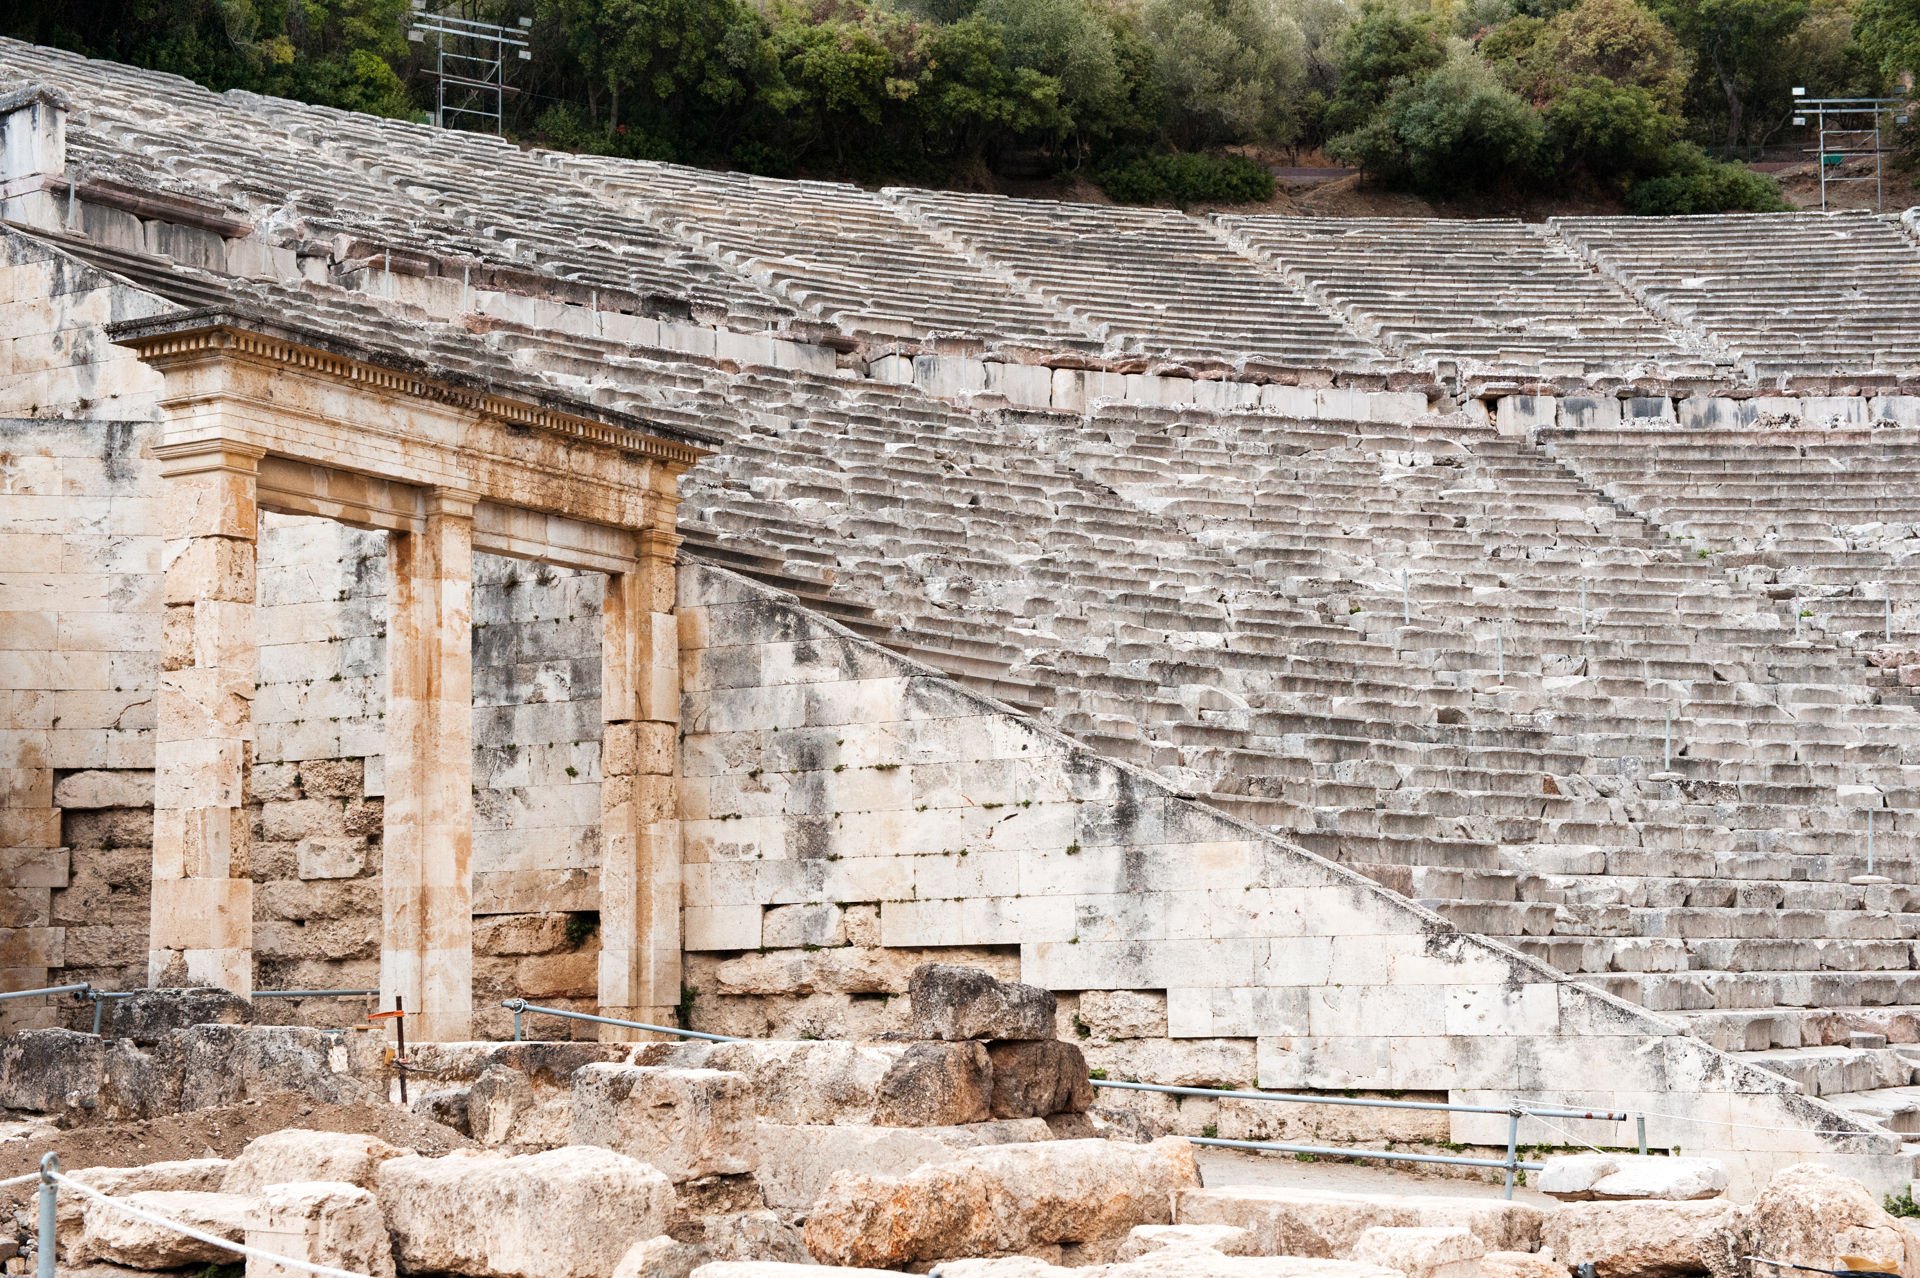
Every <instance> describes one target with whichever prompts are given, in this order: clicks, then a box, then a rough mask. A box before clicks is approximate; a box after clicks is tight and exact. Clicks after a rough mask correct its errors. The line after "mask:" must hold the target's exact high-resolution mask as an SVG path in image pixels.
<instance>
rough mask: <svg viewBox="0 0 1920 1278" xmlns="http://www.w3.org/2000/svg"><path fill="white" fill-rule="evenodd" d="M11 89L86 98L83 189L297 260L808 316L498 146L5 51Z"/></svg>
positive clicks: (76, 136) (711, 310) (1, 53)
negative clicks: (149, 206)
mask: <svg viewBox="0 0 1920 1278" xmlns="http://www.w3.org/2000/svg"><path fill="white" fill-rule="evenodd" d="M0 81H35V82H39V83H46V84H52V85H55V86H56V87H60V88H63V89H65V90H67V91H68V92H69V94H70V95H71V96H72V97H73V98H74V99H75V100H76V102H77V104H78V107H77V109H76V113H75V116H74V118H73V119H72V120H70V121H69V127H68V134H67V139H68V140H67V145H68V152H69V157H70V168H71V169H72V170H73V171H74V176H75V178H76V180H79V181H85V180H89V179H91V180H97V181H105V182H109V183H112V184H115V185H118V186H122V187H130V188H132V189H135V190H140V191H163V192H168V193H172V194H176V195H180V196H182V197H185V198H188V199H191V200H194V201H197V202H200V203H202V204H204V205H206V206H208V207H209V208H210V209H212V210H215V211H219V210H231V213H232V216H233V217H234V218H235V219H236V220H237V221H238V222H240V223H241V224H244V223H246V222H248V221H251V222H253V223H255V224H256V225H260V226H263V227H264V228H266V231H267V234H268V236H269V238H270V239H272V240H276V241H280V242H284V243H286V244H287V245H288V246H289V247H294V248H304V247H305V246H306V244H307V242H309V241H311V240H313V239H317V238H320V237H327V236H337V237H340V238H341V239H342V240H344V241H349V242H352V243H357V244H358V245H359V246H360V251H361V253H362V255H363V256H365V257H367V258H370V259H374V260H378V259H379V258H380V257H381V255H382V254H383V253H384V254H385V255H386V256H387V257H388V258H389V259H391V258H392V257H395V256H403V257H404V256H415V255H417V256H419V257H421V258H424V259H426V260H429V261H437V262H439V263H441V264H442V269H443V270H446V271H448V272H450V273H451V274H453V275H455V276H461V275H467V276H470V277H472V282H473V283H475V284H476V285H478V284H481V283H484V282H486V281H487V279H488V277H489V275H490V274H491V273H493V272H497V271H502V270H506V271H512V272H516V273H520V274H522V275H531V276H533V277H534V278H535V279H538V278H539V277H542V276H545V277H550V278H552V279H555V280H557V281H567V282H569V283H577V284H581V285H585V286H589V287H592V286H597V287H598V288H600V289H603V290H605V291H606V293H607V294H608V296H609V298H610V299H611V298H614V297H628V296H631V295H634V294H640V295H642V296H645V297H647V298H650V299H657V300H658V301H659V302H663V303H664V304H665V306H666V308H667V309H669V310H671V309H675V308H678V309H683V310H685V309H696V308H697V309H699V310H701V311H704V312H705V313H707V314H709V315H711V316H717V317H720V318H722V319H723V320H724V322H726V323H728V324H730V325H732V326H734V327H741V328H757V327H766V326H768V325H777V324H779V323H782V322H783V321H784V320H786V319H787V318H788V317H790V316H792V314H793V311H792V308H790V307H789V306H787V305H786V304H785V303H783V302H781V301H780V300H779V299H777V298H775V297H774V296H772V295H771V294H770V293H767V292H765V291H764V290H761V289H759V288H757V287H756V286H755V285H753V284H752V283H751V282H750V281H748V280H746V279H744V278H738V277H734V276H732V275H730V274H729V273H728V272H727V271H726V270H725V269H724V268H723V267H721V266H719V265H717V264H715V263H713V262H712V261H710V260H708V259H706V258H705V257H703V256H701V255H699V254H698V253H696V252H694V251H692V250H690V249H689V247H688V246H686V245H684V244H682V243H681V242H680V241H678V240H676V239H674V238H673V237H671V236H669V235H666V234H664V233H662V232H661V231H659V230H657V229H656V228H654V227H653V226H651V225H649V224H648V223H647V222H646V221H644V220H643V219H641V218H639V217H635V216H630V215H622V214H620V213H619V212H618V211H617V210H615V209H614V208H612V207H610V206H609V205H608V204H607V203H606V202H605V201H603V200H601V199H600V198H599V197H598V196H596V195H595V194H594V193H592V192H591V191H590V190H588V189H587V188H586V187H585V186H584V185H582V184H580V183H578V182H572V181H569V180H567V179H566V178H565V177H564V175H562V174H560V173H558V172H557V171H556V170H555V169H554V168H553V167H552V166H551V165H549V164H547V163H545V162H544V161H543V160H542V159H541V158H540V156H539V155H537V154H534V153H529V152H525V151H522V150H521V149H519V148H518V147H515V146H513V145H511V144H509V143H505V142H502V141H500V140H499V139H497V138H491V137H486V136H483V135H476V134H469V133H451V132H448V131H444V130H435V129H429V128H426V127H425V126H421V125H413V124H408V123H405V122H402V121H394V120H383V119H379V118H377V117H372V116H364V115H357V114H354V113H352V112H345V111H334V110H330V109H328V108H324V107H314V106H308V105H306V104H303V103H295V102H287V101H284V100H282V99H277V98H265V97H260V96H258V95H256V94H250V93H226V94H216V93H212V92H210V91H208V90H206V89H203V88H201V87H200V86H198V85H195V84H193V83H192V82H191V81H188V80H185V79H182V78H180V77H178V76H166V75H160V74H158V73H154V72H131V71H130V69H128V68H123V67H119V66H116V65H113V64H109V63H100V62H92V61H89V60H87V59H84V58H78V57H75V56H73V55H71V54H65V53H60V52H58V51H55V50H49V49H43V48H40V47H37V46H33V45H24V44H19V43H17V42H14V41H6V40H0ZM242 122H244V124H243V125H242ZM237 126H240V127H237ZM75 229H81V228H75ZM122 247H129V248H133V247H139V246H136V245H132V244H123V245H122ZM194 247H197V246H193V245H188V246H187V250H188V251H187V253H186V254H185V257H186V260H188V261H189V262H190V263H191V264H195V265H212V264H213V263H212V262H211V260H209V259H207V258H205V257H204V255H203V256H201V257H198V258H196V257H194V256H193V255H192V249H193V248H194ZM530 284H531V281H527V280H522V281H521V284H520V287H521V288H522V289H523V290H525V289H528V288H529V286H530Z"/></svg>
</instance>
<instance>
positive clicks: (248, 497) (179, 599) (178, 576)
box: [147, 439, 261, 994]
mask: <svg viewBox="0 0 1920 1278" xmlns="http://www.w3.org/2000/svg"><path fill="white" fill-rule="evenodd" d="M154 452H155V454H156V455H157V456H158V457H159V458H160V473H161V475H162V476H164V480H163V483H162V488H161V497H160V505H161V524H162V528H163V531H164V533H165V537H166V547H165V577H164V582H163V591H164V595H163V598H164V605H165V610H166V612H165V620H164V624H163V629H162V634H161V663H160V664H161V670H160V684H159V687H158V689H157V690H156V691H155V694H154V712H155V718H156V731H155V733H154V795H153V915H152V918H153V925H152V931H151V933H150V935H149V938H148V943H147V983H148V984H149V985H155V986H172V985H215V986H219V987H220V988H222V989H228V990H232V991H233V992H234V993H236V994H251V993H252V992H253V880H252V879H251V877H249V873H250V869H251V866H250V858H249V843H250V834H251V829H250V821H249V819H248V816H247V810H246V806H245V805H246V788H247V769H248V766H249V764H250V762H251V755H252V750H253V720H252V713H251V711H252V704H253V690H254V676H255V671H256V668H257V665H258V657H259V653H258V648H257V644H256V640H255V636H254V570H255V563H256V553H255V537H256V535H257V532H258V528H259V511H258V508H257V507H256V505H255V498H254V480H255V475H256V474H257V472H258V469H259V462H260V456H261V453H260V450H259V449H256V448H251V447H247V446H243V445H238V444H233V443H229V442H226V441H222V440H218V439H214V440H202V441H194V442H192V443H180V444H162V445H160V446H159V447H157V448H156V449H155V450H154Z"/></svg>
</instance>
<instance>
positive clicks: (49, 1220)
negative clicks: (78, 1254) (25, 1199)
mask: <svg viewBox="0 0 1920 1278" xmlns="http://www.w3.org/2000/svg"><path fill="white" fill-rule="evenodd" d="M59 1172H60V1155H58V1154H56V1153H54V1152H53V1151H52V1150H48V1151H47V1155H46V1157H44V1158H42V1159H41V1160H40V1241H39V1244H38V1246H39V1249H38V1250H37V1251H35V1252H34V1256H33V1260H34V1272H35V1274H36V1275H37V1278H53V1266H54V1260H55V1257H56V1252H57V1249H58V1247H59V1245H60V1240H59V1234H60V1231H59V1228H58V1224H57V1221H58V1214H57V1213H56V1211H55V1210H54V1195H55V1194H57V1193H59V1192H60V1187H59V1186H58V1185H56V1184H55V1183H54V1180H53V1178H54V1177H55V1176H57V1175H58V1174H59Z"/></svg>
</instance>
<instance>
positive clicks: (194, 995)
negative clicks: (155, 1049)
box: [100, 987, 253, 1046]
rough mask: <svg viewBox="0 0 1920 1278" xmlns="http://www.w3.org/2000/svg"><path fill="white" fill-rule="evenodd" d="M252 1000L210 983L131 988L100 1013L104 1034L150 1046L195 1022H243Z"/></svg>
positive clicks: (249, 1018) (109, 1001)
mask: <svg viewBox="0 0 1920 1278" xmlns="http://www.w3.org/2000/svg"><path fill="white" fill-rule="evenodd" d="M252 1020H253V1004H252V1003H250V1002H248V1001H247V1000H246V999H244V998H241V997H240V996H239V995H238V994H234V993H231V992H229V991H227V990H223V989H215V988H212V987H196V988H192V989H155V990H134V991H133V992H132V993H131V994H130V995H129V996H128V997H126V998H110V999H107V1000H106V1001H105V1006H104V1008H103V1009H102V1013H101V1017H100V1033H101V1036H102V1037H104V1038H130V1039H132V1040H133V1041H134V1042H136V1043H139V1044H140V1045H142V1046H152V1045H153V1044H155V1043H158V1042H160V1041H161V1040H162V1039H164V1038H166V1036H167V1035H169V1034H171V1033H173V1032H175V1031H176V1030H187V1029H192V1028H193V1027H194V1026H196V1025H246V1024H249V1023H250V1022H252Z"/></svg>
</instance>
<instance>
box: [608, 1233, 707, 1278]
mask: <svg viewBox="0 0 1920 1278" xmlns="http://www.w3.org/2000/svg"><path fill="white" fill-rule="evenodd" d="M707 1263H709V1257H708V1256H707V1253H706V1249H705V1248H703V1247H702V1246H700V1244H699V1243H690V1242H681V1241H680V1240H679V1239H677V1238H674V1237H673V1236H672V1235H670V1234H661V1235H660V1236H659V1237H657V1238H643V1239H641V1240H640V1241H639V1242H637V1243H635V1244H634V1245H633V1246H631V1247H629V1248H627V1254H626V1255H624V1256H622V1257H620V1263H619V1264H618V1265H615V1266H614V1268H613V1278H688V1275H689V1274H691V1273H693V1271H694V1270H696V1269H698V1268H699V1267H700V1266H702V1265H704V1264H707Z"/></svg>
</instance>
